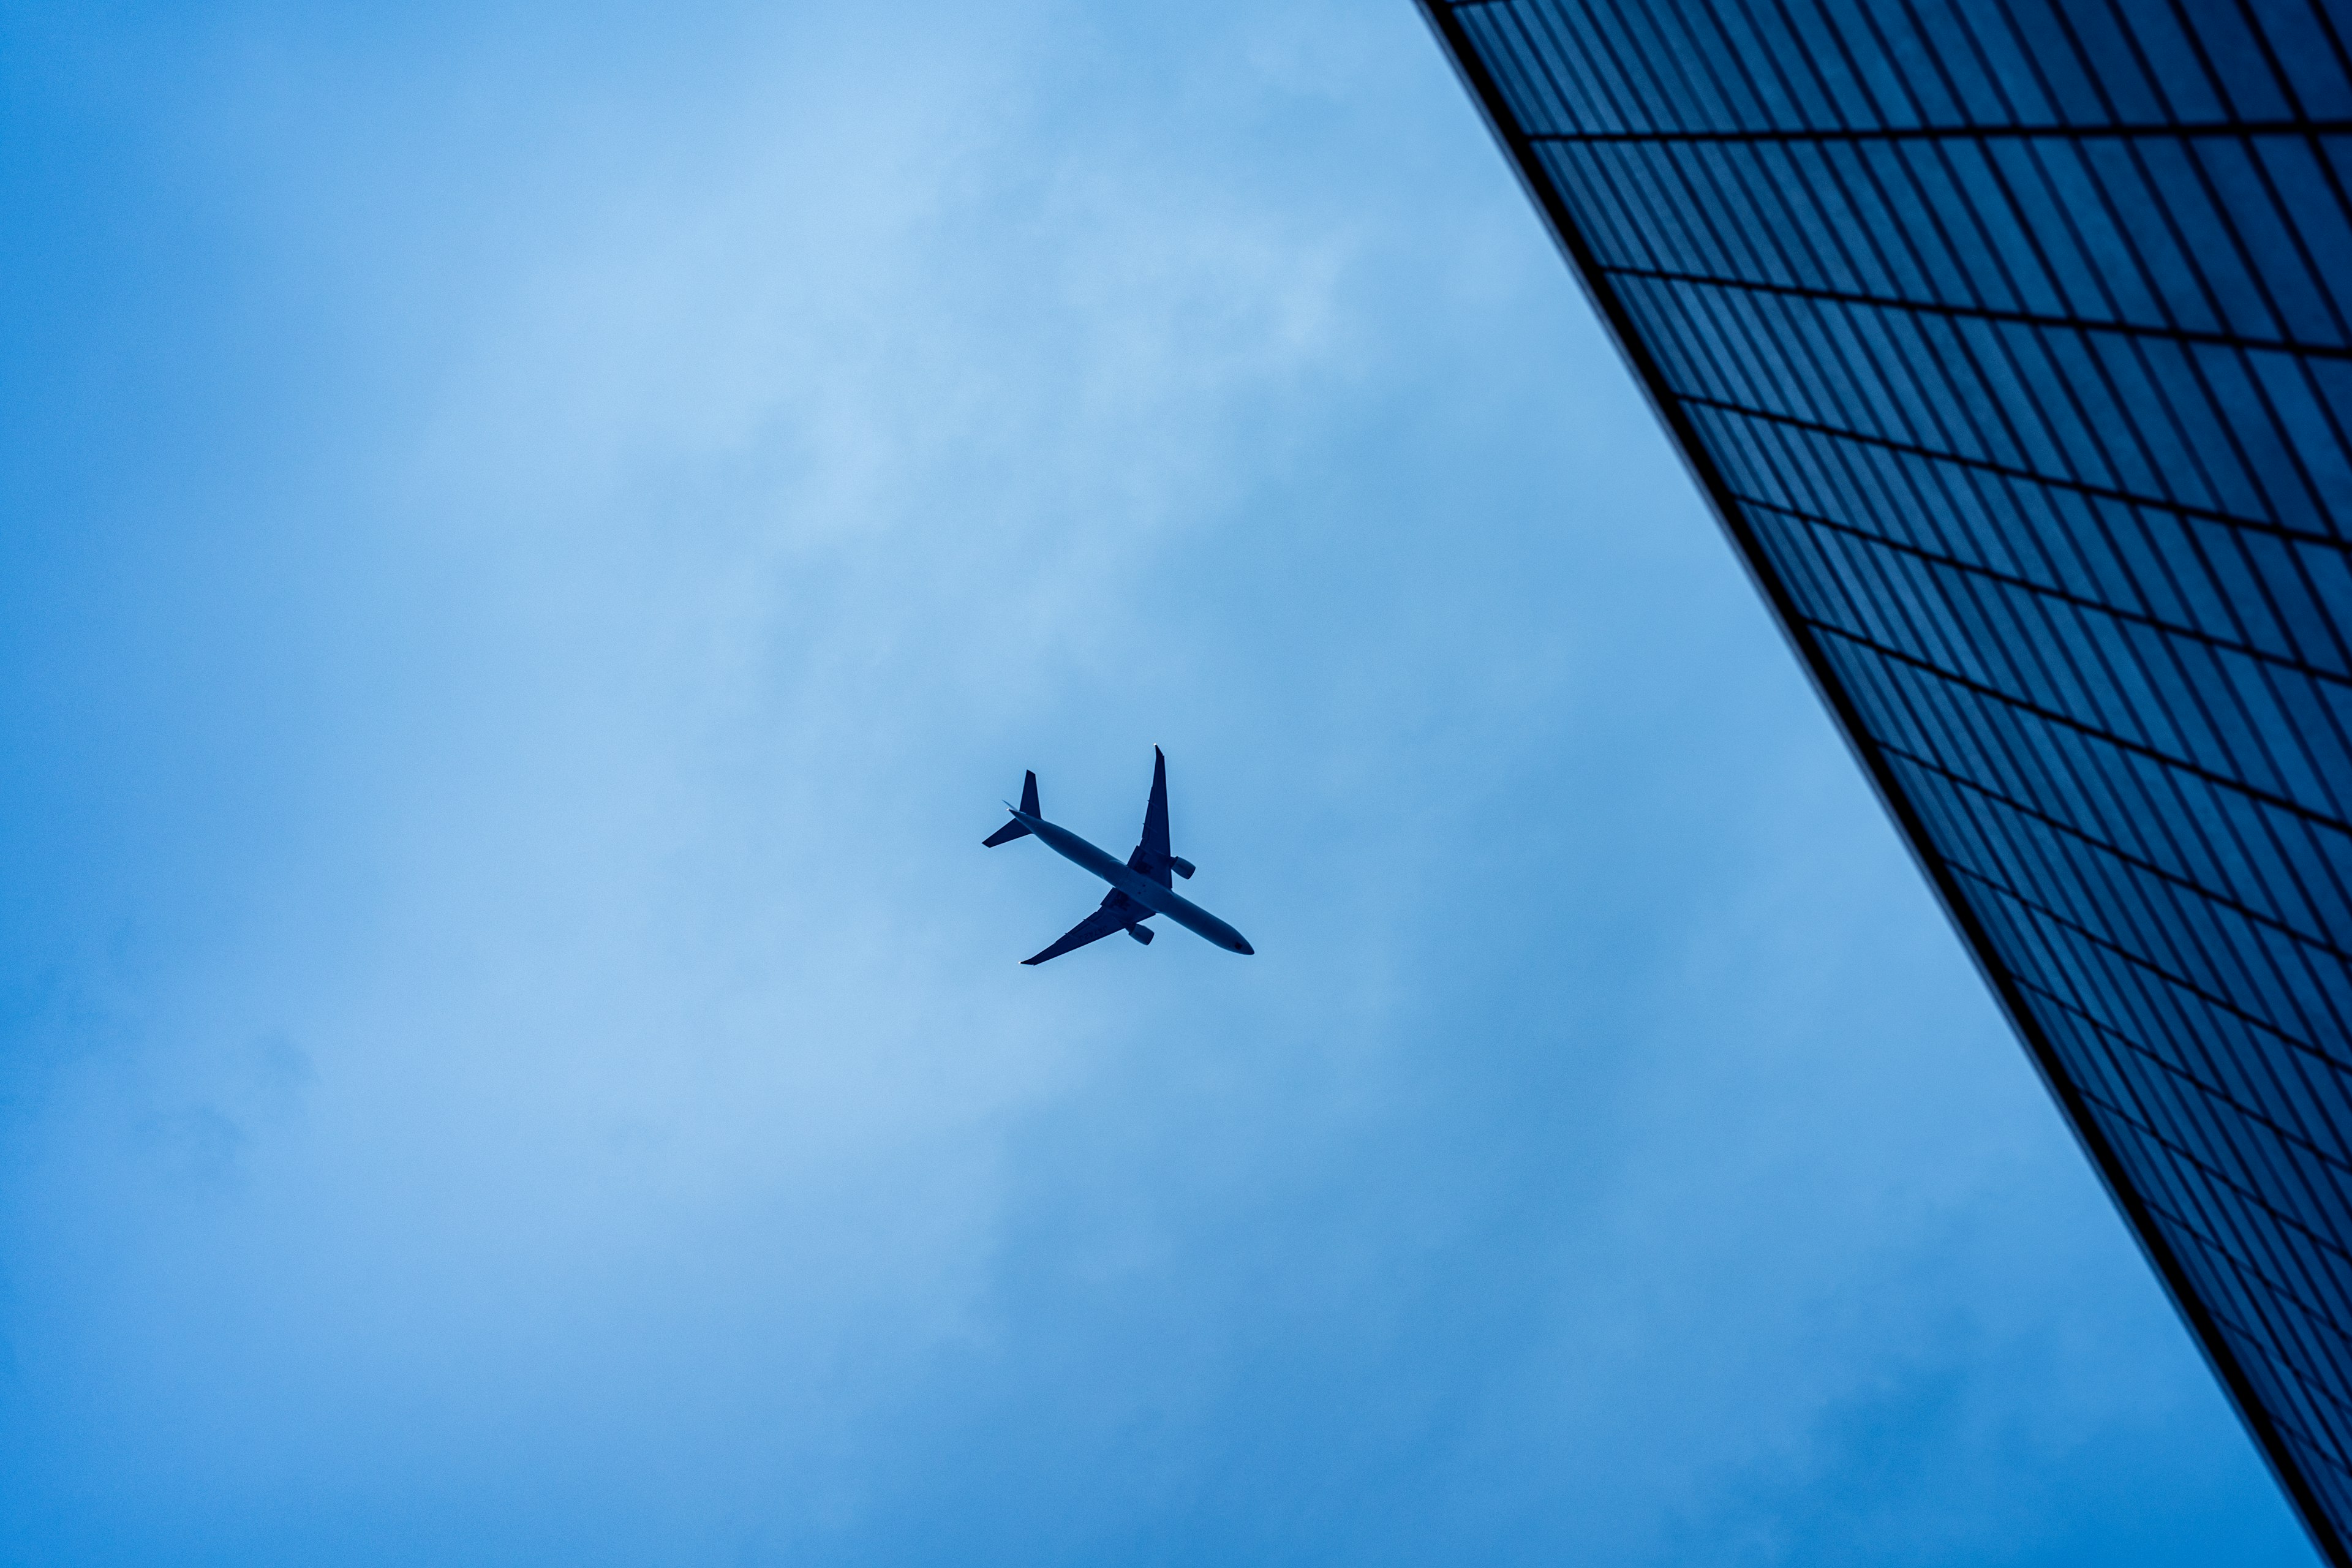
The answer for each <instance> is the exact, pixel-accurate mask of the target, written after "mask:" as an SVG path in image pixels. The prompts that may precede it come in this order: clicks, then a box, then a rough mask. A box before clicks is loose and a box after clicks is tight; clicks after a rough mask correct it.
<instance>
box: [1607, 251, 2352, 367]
mask: <svg viewBox="0 0 2352 1568" xmlns="http://www.w3.org/2000/svg"><path fill="white" fill-rule="evenodd" d="M1601 271H1602V272H1604V273H1606V274H1607V275H1608V276H1610V277H1612V278H1634V279H1643V281H1646V282H1654V283H1670V284H1675V285H1677V286H1681V287H1685V288H1711V289H1726V290H1731V291H1737V292H1739V293H1747V294H1769V295H1777V296H1780V297H1782V298H1787V299H1796V300H1820V301H1823V302H1825V303H1828V304H1832V305H1849V306H1857V307H1861V308H1864V309H1868V310H1906V311H1912V312H1915V313H1916V314H1919V315H1927V316H1942V317H1946V318H1948V319H1950V320H1958V321H1992V322H1996V323H1998V324H2000V325H2003V326H2019V327H2032V328H2035V329H2038V330H2040V331H2075V332H2086V333H2087V332H2108V333H2113V334H2115V335H2116V336H2119V337H2151V338H2165V339H2168V340H2170V341H2171V342H2185V343H2195V344H2197V345H2199V346H2200V347H2201V348H2225V349H2238V350H2242V351H2245V352H2249V353H2289V354H2297V355H2302V356H2305V357H2307V358H2311V359H2328V360H2352V343H2305V342H2294V341H2293V340H2291V339H2287V338H2248V337H2240V336H2238V335H2237V334H2235V333H2233V332H2210V331H2189V330H2187V329H2183V328H2179V327H2166V326H2158V325H2152V324H2149V323H2146V322H2140V321H2095V320H2093V319H2091V318H2089V317H2086V316H2044V315H2037V314H2035V313H2034V312H2032V311H2031V310H1996V309H1993V308H1991V307H1990V306H1980V305H1953V304H1948V303H1945V302H1943V301H1941V300H1906V299H1903V298H1900V297H1899V296H1895V295H1886V294H1859V293H1854V292H1853V291H1851V290H1848V289H1813V288H1807V287H1805V286H1803V285H1801V284H1796V283H1772V282H1768V281H1765V280H1763V279H1752V278H1728V277H1721V276H1717V275H1716V274H1713V273H1706V272H1679V271H1675V270H1673V269H1671V268H1659V267H1620V266H1612V265H1609V264H1606V263H1604V264H1603V265H1602V266H1601Z"/></svg>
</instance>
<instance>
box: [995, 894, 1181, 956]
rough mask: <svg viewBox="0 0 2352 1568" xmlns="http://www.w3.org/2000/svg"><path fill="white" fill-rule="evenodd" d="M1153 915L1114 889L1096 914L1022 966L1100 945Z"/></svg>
mask: <svg viewBox="0 0 2352 1568" xmlns="http://www.w3.org/2000/svg"><path fill="white" fill-rule="evenodd" d="M1150 913H1151V911H1150V910H1147V909H1145V908H1144V907H1143V906H1142V905H1141V904H1139V903H1137V902H1136V901H1135V900H1133V899H1130V898H1129V897H1128V896H1127V895H1126V894H1125V893H1122V892H1120V891H1119V890H1118V889H1117V888H1113V889H1111V890H1110V892H1109V893H1108V895H1107V896H1105V898H1104V899H1103V901H1102V904H1101V906H1100V907H1099V908H1097V910H1095V912H1094V913H1092V914H1090V915H1088V916H1087V918H1086V919H1084V920H1082V921H1079V922H1078V923H1077V924H1076V925H1074V926H1072V927H1071V928H1070V929H1069V930H1068V931H1064V932H1063V933H1062V939H1061V940H1060V941H1059V942H1055V944H1054V945H1053V946H1051V947H1049V948H1047V949H1046V950H1045V952H1041V953H1039V954H1038V955H1037V956H1036V957H1034V958H1024V959H1023V960H1022V961H1021V962H1022V963H1045V961H1046V960H1047V959H1049V958H1059V957H1061V956H1062V954H1064V953H1066V952H1070V951H1072V950H1073V949H1076V948H1081V947H1084V946H1086V945H1087V943H1088V942H1100V941H1101V940H1102V939H1103V938H1105V937H1107V936H1109V935H1111V934H1112V933H1113V932H1115V931H1125V930H1126V929H1127V928H1128V927H1129V926H1131V925H1133V924H1134V923H1135V922H1136V921H1139V920H1142V919H1143V918H1145V917H1146V916H1148V915H1150ZM1150 934H1151V933H1150V932H1149V931H1146V932H1144V935H1145V936H1146V937H1149V936H1150Z"/></svg>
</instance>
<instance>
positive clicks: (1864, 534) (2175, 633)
mask: <svg viewBox="0 0 2352 1568" xmlns="http://www.w3.org/2000/svg"><path fill="white" fill-rule="evenodd" d="M1729 493H1730V494H1731V495H1732V497H1733V498H1734V499H1735V500H1738V502H1739V503H1740V504H1741V505H1742V506H1749V507H1754V508H1755V509H1757V510H1759V511H1769V512H1776V513H1778V514H1779V515H1780V516H1782V517H1786V518H1790V519H1793V520H1794V521H1798V522H1801V523H1803V524H1805V525H1806V526H1808V527H1811V528H1819V529H1822V530H1824V531H1828V532H1832V533H1841V534H1843V535H1845V536H1846V537H1848V538H1850V539H1857V540H1861V541H1863V542H1865V543H1867V544H1870V545H1873V546H1874V547H1876V548H1879V549H1883V550H1888V551H1892V552H1895V553H1896V554H1898V555H1908V556H1910V557H1912V558H1913V559H1915V560H1918V561H1925V562H1927V563H1931V564H1933V565H1937V566H1945V567H1948V568H1950V569H1951V570H1952V571H1955V572H1964V573H1967V574H1969V575H1970V576H1972V577H1980V578H1984V579H1986V580H1987V581H1990V582H1993V583H1998V584H2001V585H2002V586H2003V587H2008V588H2016V589H2019V590H2021V591H2022V592H2024V593H2029V594H2035V595H2040V596H2042V598H2045V599H2055V600H2057V601H2058V602H2060V603H2061V604H2065V605H2074V607H2075V608H2076V609H2079V610H2087V611H2091V612H2094V613H2095V614H2098V615H2102V616H2109V617H2111V618H2112V619H2115V620H2118V621H2128V622H2130V623H2132V624H2133V625H2135V626H2147V628H2148V629H2150V630H2151V631H2157V632H2162V633H2164V634H2166V635H2167V636H2170V637H2188V638H2189V639H2191V640H2193V641H2196V642H2200V643H2205V644H2208V645H2210V646H2211V647H2221V648H2228V649H2229V650H2230V651H2231V652H2232V653H2236V654H2242V655H2244V656H2245V657H2246V658H2251V659H2255V660H2257V661H2259V662H2261V663H2263V664H2266V665H2270V666H2273V667H2274V668H2279V669H2286V670H2292V671H2294V673H2295V674H2297V675H2305V676H2308V677H2310V678H2311V679H2314V680H2325V681H2327V682H2329V683H2331V684H2333V685H2336V686H2344V687H2352V675H2347V674H2343V673H2341V672H2339V671H2336V670H2330V669H2321V668H2318V667H2316V666H2315V665H2309V664H2305V663H2304V662H2303V661H2302V660H2301V659H2298V658H2290V657H2288V656H2287V655H2285V654H2280V653H2271V652H2268V651H2266V650H2264V649H2263V648H2259V647H2255V646H2254V645H2253V644H2252V643H2246V642H2239V641H2236V640H2234V639H2232V638H2230V637H2215V636H2213V635H2212V634H2211V633H2210V632H2205V631H2200V630H2199V629H2198V628H2196V627H2195V626H2182V625H2181V624H2179V622H2177V621H2168V620H2165V619H2163V618H2161V617H2160V616H2151V615H2148V614H2147V613H2145V612H2143V611H2139V610H2126V609H2124V608H2121V607H2120V606H2118V605H2116V604H2115V603H2113V602H2112V601H2110V600H2105V599H2094V598H2090V597H2087V596H2086V595H2081V594H2077V593H2074V592H2072V591H2071V590H2069V589H2065V588H2053V587H2050V586H2048V585H2047V584H2042V583H2036V582H2034V581H2033V580H2032V578H2030V577H2020V576H2018V575H2017V574H2014V573H2011V572H2000V571H1996V570H1994V569H1993V568H1992V567H1990V566H1984V565H1980V564H1979V563H1975V562H1972V561H1964V560H1961V559H1960V558H1959V557H1958V556H1956V555H1947V554H1944V553H1942V552H1938V551H1934V550H1924V549H1922V548H1920V547H1919V546H1918V545H1916V544H1906V543H1905V542H1902V541H1900V540H1895V539H1889V538H1888V537H1887V536H1886V535H1885V534H1883V533H1874V532H1872V531H1870V530H1868V529H1866V528H1861V527H1857V526H1856V525H1854V524H1853V523H1850V522H1840V521H1837V520H1836V519H1834V518H1828V517H1822V516H1819V515H1817V514H1815V513H1812V512H1808V511H1800V510H1798V509H1796V508H1795V507H1792V506H1784V505H1782V504H1781V503H1780V502H1779V501H1769V500H1762V499H1760V498H1759V497H1756V496H1750V495H1743V494H1741V493H1740V492H1738V491H1737V490H1731V491H1730V492H1729Z"/></svg>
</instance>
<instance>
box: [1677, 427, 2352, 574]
mask: <svg viewBox="0 0 2352 1568" xmlns="http://www.w3.org/2000/svg"><path fill="white" fill-rule="evenodd" d="M1674 395H1675V397H1676V398H1677V399H1679V400H1680V401H1682V402H1684V403H1686V404H1689V405H1693V406H1695V407H1699V408H1706V409H1712V410H1714V411H1716V412H1717V413H1721V414H1729V415H1733V416H1738V417H1740V418H1746V419H1754V420H1757V421H1759V423H1762V424H1767V425H1778V426H1785V427H1787V428H1789V429H1792V430H1801V431H1803V432H1804V433H1806V434H1807V435H1811V436H1823V437H1829V438H1830V439H1832V440H1835V441H1851V442H1853V443H1854V444H1855V445H1857V446H1863V447H1878V448H1880V449H1882V450H1885V451H1889V452H1895V453H1897V454H1899V455H1901V456H1903V457H1906V458H1924V459H1926V460H1927V461H1929V462H1936V463H1950V464H1952V465H1953V466H1954V467H1956V468H1970V469H1973V470H1975V471H1976V472H1979V473H1985V474H1992V475H1996V476H1998V477H1999V478H2001V479H2020V480H2023V481H2024V482H2026V483H2028V484H2036V485H2047V486H2049V487H2050V488H2051V489H2061V490H2068V491H2071V492H2073V493H2074V494H2076V495H2085V496H2091V497H2094V498H2095V499H2097V500H2111V501H2116V502H2118V503H2119V504H2121V505H2124V506H2135V507H2146V508H2147V509H2149V510H2154V511H2168V512H2171V513H2173V514H2175V515H2176V516H2179V517H2193V518H2197V519H2199V520H2200V521H2205V522H2218V523H2220V524H2221V525H2222V526H2223V527H2225V528H2242V529H2244V530H2245V531H2247V532H2249V533H2263V534H2269V535H2270V536H2272V537H2273V538H2276V539H2291V540H2294V541H2296V542H2299V543H2303V544H2317V545H2325V546H2326V548H2328V549H2330V550H2340V551H2352V544H2348V543H2347V542H2346V541H2344V540H2342V539H2338V538H2337V537H2336V536H2335V535H2334V534H2332V533H2317V532H2314V531H2310V530H2307V529H2301V528H2294V527H2291V526H2289V525H2288V524H2285V523H2279V522H2267V521H2262V520H2260V519H2257V518H2251V517H2241V516H2239V515H2237V514H2236V513H2235V512H2228V511H2222V510H2220V509H2218V508H2214V507H2202V506H2191V505H2189V504H2188V503H2186V502H2184V501H2177V500H2165V499H2163V498H2162V497H2159V496H2144V495H2137V494H2135V493H2134V492H2132V491H2130V490H2123V489H2115V488H2114V487H2112V486H2109V485H2095V484H2091V483H2088V482H2087V481H2085V480H2083V479H2067V478H2064V477H2063V476H2062V475H2058V474H2052V473H2046V472H2044V471H2042V469H2039V468H2019V467H2017V466H2016V465H2015V464H2012V463H1997V462H1994V461H1993V460H1992V459H1991V458H1970V457H1967V456H1964V455H1963V454H1961V453H1958V452H1939V451H1937V449H1936V448H1934V447H1922V446H1919V445H1917V444H1916V443H1915V442H1910V441H1898V440H1896V439H1895V438H1894V437H1890V436H1873V435H1870V434H1868V433H1866V432H1864V431H1860V430H1848V429H1844V428H1842V427H1840V426H1835V425H1824V424H1822V422H1821V421H1819V420H1817V419H1805V418H1801V417H1799V416H1796V415H1793V414H1781V413H1778V412H1776V411H1775V410H1772V409H1769V408H1756V407H1751V406H1749V405H1746V404H1741V403H1732V402H1729V401H1727V399H1724V398H1720V397H1708V396H1706V395H1703V394H1699V393H1694V392H1685V391H1682V390H1681V389H1679V388H1676V389H1675V391H1674Z"/></svg>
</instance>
